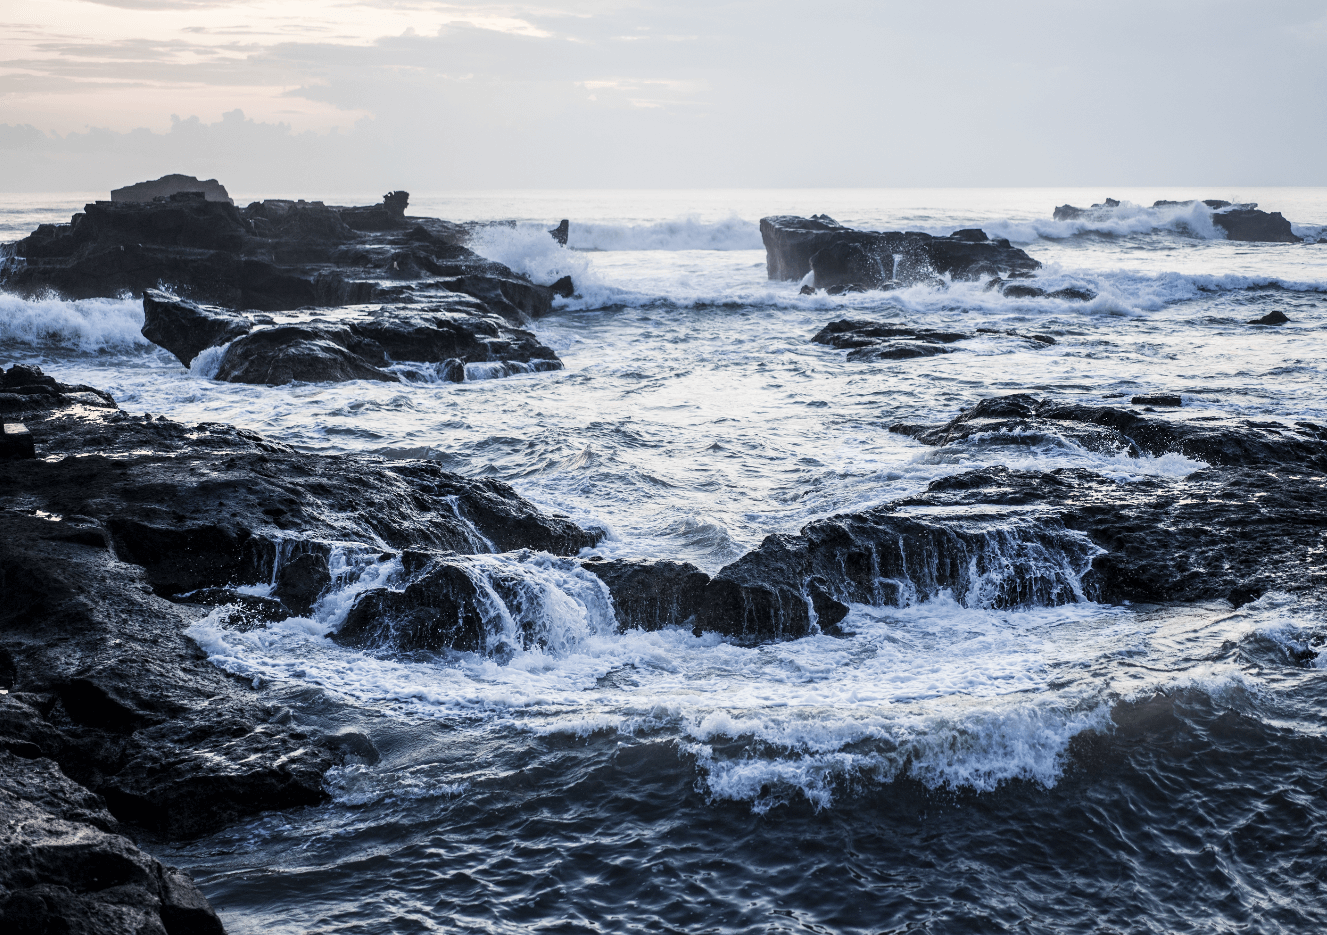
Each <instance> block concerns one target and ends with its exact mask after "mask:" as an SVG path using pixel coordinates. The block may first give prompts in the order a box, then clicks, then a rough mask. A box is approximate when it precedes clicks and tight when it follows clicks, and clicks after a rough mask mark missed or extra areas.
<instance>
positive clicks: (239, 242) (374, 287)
mask: <svg viewBox="0 0 1327 935" xmlns="http://www.w3.org/2000/svg"><path fill="white" fill-rule="evenodd" d="M407 200H408V195H407V194H406V193H405V192H392V193H390V194H388V195H387V196H385V197H384V200H383V203H382V204H380V205H373V206H369V207H335V206H329V205H325V204H323V203H322V202H320V201H289V200H281V199H271V200H268V201H262V202H254V203H253V204H250V205H249V206H248V207H246V208H244V209H243V210H240V209H238V208H236V207H235V206H234V205H232V204H230V203H229V201H209V200H207V199H206V198H205V197H203V196H201V195H199V194H197V193H196V192H188V191H186V192H177V193H175V194H173V195H171V196H170V197H169V198H168V199H166V200H156V201H151V202H147V203H139V202H122V201H115V202H111V201H99V202H95V203H93V204H89V205H87V206H85V208H84V210H83V212H82V213H81V214H76V215H74V216H73V218H72V219H71V221H70V223H69V224H59V225H56V224H43V225H41V226H39V227H38V228H37V230H36V231H34V232H33V233H32V234H30V235H29V236H28V237H26V238H24V239H23V240H20V241H19V242H18V243H17V244H15V246H14V255H15V259H14V261H13V262H12V263H7V264H5V265H4V267H3V269H0V285H2V286H3V287H4V288H6V289H10V290H13V291H17V292H20V293H23V294H29V295H31V294H37V293H42V292H46V291H52V290H53V291H55V292H58V293H60V294H62V295H64V296H65V297H67V298H74V299H79V298H92V297H96V296H107V297H114V296H118V295H120V294H122V293H124V292H131V293H134V294H136V295H141V294H143V293H144V292H145V291H146V290H148V289H156V288H159V287H162V285H163V284H165V287H166V288H168V289H169V290H170V291H171V292H172V293H174V294H176V295H179V296H182V297H185V298H188V299H191V300H193V301H196V302H200V303H208V304H211V305H218V306H222V307H225V308H230V309H257V310H260V311H282V310H290V309H297V308H303V307H308V306H341V305H356V304H364V303H367V302H371V301H388V302H391V301H417V300H432V299H440V298H443V297H446V296H448V295H454V294H456V293H460V294H464V295H469V296H472V297H473V298H475V299H478V300H479V301H480V302H481V303H483V304H484V306H485V309H486V310H487V311H488V312H491V313H493V314H496V315H499V316H502V317H503V318H506V319H507V320H508V321H510V322H512V323H520V322H522V321H525V320H527V319H528V318H531V317H537V316H539V315H544V314H547V313H548V312H549V310H550V309H551V308H552V299H553V293H552V291H551V290H550V289H548V287H546V286H539V285H536V284H535V283H533V282H531V281H530V280H529V279H528V278H526V277H524V276H520V275H518V274H516V273H514V272H512V270H510V269H508V268H507V267H506V266H503V265H502V264H501V263H495V262H493V261H492V260H487V259H485V258H483V257H481V256H479V255H478V254H476V253H474V252H472V251H470V250H469V249H467V248H466V247H464V246H462V242H463V241H464V239H465V238H466V237H467V236H468V228H466V227H465V226H464V225H456V224H449V223H448V222H446V221H440V220H438V219H435V218H407V217H406V216H405V214H404V212H405V207H406V202H407Z"/></svg>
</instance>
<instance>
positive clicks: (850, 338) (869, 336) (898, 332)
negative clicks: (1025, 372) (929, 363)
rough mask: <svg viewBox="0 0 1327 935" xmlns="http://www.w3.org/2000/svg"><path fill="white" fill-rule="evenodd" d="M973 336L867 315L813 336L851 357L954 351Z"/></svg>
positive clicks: (1047, 341) (1044, 341) (1036, 339)
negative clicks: (879, 319)
mask: <svg viewBox="0 0 1327 935" xmlns="http://www.w3.org/2000/svg"><path fill="white" fill-rule="evenodd" d="M976 333H977V334H1001V335H1009V336H1011V337H1017V338H1023V339H1025V340H1029V341H1032V342H1033V343H1034V344H1035V345H1037V346H1040V347H1046V346H1049V345H1052V344H1054V343H1055V339H1054V338H1049V337H1047V336H1045V335H1042V334H1034V335H1024V334H1019V333H1018V332H1016V331H1000V330H997V329H994V328H978V329H977V330H976ZM971 337H973V335H971V334H964V333H962V332H957V331H931V330H928V329H925V328H909V327H906V326H902V325H894V324H888V323H885V322H878V321H869V320H865V319H850V318H841V319H839V320H838V321H832V322H830V323H829V324H827V325H825V327H823V328H821V329H820V330H819V331H818V332H816V334H815V336H814V337H812V338H811V340H812V341H814V342H815V343H817V344H827V345H829V346H830V347H835V348H840V349H842V350H847V351H848V352H849V353H848V360H908V359H911V358H917V357H934V356H936V355H938V354H948V353H951V352H952V351H953V350H954V348H952V347H949V346H948V345H951V344H954V343H955V342H957V341H962V340H965V339H967V338H971Z"/></svg>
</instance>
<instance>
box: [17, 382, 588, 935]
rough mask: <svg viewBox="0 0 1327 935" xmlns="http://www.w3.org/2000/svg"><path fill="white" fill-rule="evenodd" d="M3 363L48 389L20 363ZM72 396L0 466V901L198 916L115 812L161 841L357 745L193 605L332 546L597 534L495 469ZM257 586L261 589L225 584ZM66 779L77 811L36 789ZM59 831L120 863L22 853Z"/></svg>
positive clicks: (285, 588) (317, 797)
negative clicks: (218, 660) (0, 828)
mask: <svg viewBox="0 0 1327 935" xmlns="http://www.w3.org/2000/svg"><path fill="white" fill-rule="evenodd" d="M15 373H18V374H19V377H20V378H21V382H22V383H23V384H24V385H33V386H49V383H48V382H47V378H45V376H44V375H43V374H41V372H40V371H38V370H35V368H20V367H14V368H11V369H10V370H9V371H8V372H7V374H6V376H7V377H8V375H10V374H15ZM36 395H39V396H41V397H42V398H45V396H44V394H36ZM92 399H93V400H95V402H89V401H87V400H75V401H73V402H70V403H68V404H66V405H62V406H60V407H55V408H45V409H41V410H36V411H32V413H33V414H32V415H30V416H29V425H30V427H31V429H32V431H33V436H34V438H35V439H36V442H37V445H36V447H37V451H36V454H37V458H36V459H33V460H23V461H3V462H0V595H3V600H0V688H2V689H4V691H5V692H6V694H4V695H0V750H3V751H6V752H3V753H0V797H4V796H8V797H10V798H11V799H14V800H16V801H19V803H20V804H19V805H15V806H14V807H13V808H10V807H9V805H8V804H6V808H5V810H4V811H5V819H4V820H5V821H6V822H9V824H8V825H7V826H6V832H5V833H6V835H7V836H6V837H5V839H4V841H3V842H0V844H2V846H3V847H5V848H8V852H7V853H8V854H9V855H11V859H10V860H8V861H0V864H3V865H4V869H3V871H0V877H3V878H2V879H0V890H2V892H0V909H2V910H3V911H4V912H5V913H6V915H5V919H6V920H17V919H20V918H21V919H28V918H36V919H46V918H47V916H48V915H49V916H52V917H59V918H64V919H66V920H68V925H69V926H70V928H69V929H68V930H69V931H107V932H117V931H122V930H123V931H159V930H163V929H162V927H163V926H164V930H165V931H168V932H171V933H176V932H187V931H200V932H203V931H217V930H219V927H217V926H215V925H214V923H215V917H213V916H211V915H210V909H208V908H207V905H206V902H205V901H203V900H202V899H201V896H199V895H198V894H197V891H196V890H194V889H192V884H191V883H189V882H188V880H187V878H184V877H182V876H179V875H178V874H173V872H171V871H168V870H167V869H164V868H162V867H161V866H160V865H159V864H157V863H156V862H155V861H152V860H151V858H148V857H146V856H144V855H142V854H141V853H140V852H138V851H137V850H136V849H135V848H134V847H133V846H132V845H131V844H130V843H129V842H128V841H126V840H125V839H123V838H119V837H116V836H115V835H114V833H113V832H114V827H115V825H114V822H115V821H117V820H118V821H121V822H127V823H129V824H130V825H132V826H133V827H135V828H137V829H140V830H142V831H146V832H149V833H151V834H154V835H157V836H160V837H162V838H165V839H171V838H179V837H188V836H192V835H197V834H203V833H207V832H210V831H212V830H215V829H216V828H218V827H220V826H222V825H224V824H226V823H228V822H231V821H234V820H236V819H238V818H241V817H244V816H246V815H250V814H253V813H255V812H258V811H262V810H265V809H271V808H290V807H298V806H304V805H313V804H317V803H319V802H321V801H323V799H324V798H325V793H324V791H323V788H322V777H323V774H324V772H325V771H326V770H327V769H328V768H329V767H330V766H333V765H335V764H337V763H339V762H342V760H343V759H344V757H345V756H347V755H356V756H359V755H362V753H363V751H362V750H360V751H359V752H356V751H357V750H358V748H357V747H354V745H353V744H352V745H349V746H347V745H346V744H345V743H342V742H340V741H338V740H337V739H336V737H335V736H332V734H331V733H329V732H328V731H327V730H326V729H325V728H324V727H321V726H319V725H318V722H317V721H316V719H315V718H314V715H313V713H312V712H316V711H318V710H324V711H331V712H335V711H336V710H337V705H336V704H335V703H333V702H332V701H330V700H329V699H327V698H326V697H325V696H322V694H321V692H318V691H316V690H314V694H316V695H318V696H319V697H317V698H313V697H309V698H303V699H302V703H301V705H300V710H301V712H302V714H301V716H300V717H291V716H289V712H288V710H287V709H285V708H283V706H282V705H281V704H280V703H279V701H280V699H279V698H278V697H277V696H276V695H274V694H273V690H271V689H266V688H264V687H263V686H261V685H260V684H259V683H258V682H257V681H254V682H252V683H250V682H248V681H243V680H237V679H235V678H232V677H230V676H227V675H226V674H225V673H224V672H223V671H222V670H220V669H218V668H217V667H215V666H214V665H212V664H211V663H210V662H208V661H207V659H206V656H205V654H204V653H203V652H202V650H201V649H200V648H199V647H198V646H197V644H195V643H194V642H193V640H192V639H190V638H189V637H188V636H186V635H185V630H186V629H187V628H188V627H189V626H190V625H191V624H193V623H194V622H196V621H197V620H199V619H200V618H201V617H203V616H204V615H205V614H207V613H209V612H211V611H212V610H213V609H224V610H226V611H227V613H226V614H222V615H220V616H218V617H217V618H214V619H217V620H218V622H220V623H221V624H222V625H229V626H234V627H235V628H237V629H245V628H252V627H260V626H265V625H267V624H268V623H269V622H271V621H273V620H279V619H283V618H284V617H287V616H290V615H292V614H296V613H307V612H308V611H309V609H310V608H311V607H312V605H313V603H314V602H315V601H316V600H317V599H318V598H319V596H320V595H322V594H324V593H326V592H327V591H328V590H330V589H331V588H332V587H333V585H334V579H333V576H332V573H331V571H330V569H329V561H328V559H329V557H330V556H331V555H332V554H333V552H334V550H335V549H342V550H345V549H350V550H351V551H355V550H358V551H360V552H362V553H364V554H365V555H367V556H369V557H370V558H369V559H367V560H369V561H373V560H379V561H385V560H389V559H390V558H391V557H392V556H393V555H394V554H395V551H396V550H411V549H425V550H431V551H434V552H444V551H445V552H452V553H456V552H462V553H476V552H490V551H499V550H510V549H522V548H534V549H538V550H542V551H546V552H552V553H557V554H575V553H576V552H578V551H579V550H581V549H582V548H585V547H588V546H591V545H593V544H594V543H595V542H596V541H597V539H598V538H599V534H598V533H594V532H587V531H585V530H583V529H581V528H580V527H578V526H576V525H575V524H573V523H571V522H570V521H568V520H565V519H562V518H558V517H553V516H549V515H547V514H544V513H542V512H540V511H539V510H538V509H536V508H535V507H534V506H533V505H531V504H530V503H528V502H527V501H525V500H523V499H522V498H521V497H519V496H518V495H517V494H516V493H515V492H514V491H512V489H511V488H510V487H508V486H507V485H505V484H503V483H502V482H500V481H497V480H494V479H472V478H464V477H460V476H457V475H454V474H449V473H447V472H446V471H443V470H441V469H440V468H438V467H437V466H436V465H434V464H432V463H429V462H381V461H369V460H357V459H351V458H335V457H320V456H312V455H304V454H300V453H298V452H295V451H294V450H292V449H290V448H287V447H286V446H284V445H279V444H275V443H272V442H268V441H266V440H264V439H262V438H260V437H259V436H257V435H254V434H253V433H250V432H245V431H242V430H238V429H234V428H232V427H229V426H224V425H216V424H212V425H200V426H185V425H181V424H179V423H176V422H172V421H170V420H168V419H165V418H161V417H159V418H156V419H153V418H151V417H150V416H131V415H129V414H127V413H124V412H121V411H119V410H116V409H108V408H106V399H108V398H107V397H104V395H102V394H93V396H92ZM110 405H112V406H113V405H114V403H113V401H111V402H110ZM374 557H376V558H374ZM264 582H271V584H272V589H271V594H272V596H271V597H259V596H254V595H244V594H240V593H238V592H236V591H235V588H236V586H239V585H253V584H261V583H264ZM282 711H286V715H285V716H282ZM327 716H328V717H331V716H332V715H331V714H328V715H327ZM337 736H339V735H337ZM360 746H362V744H361V745H360ZM15 758H17V759H15ZM20 761H21V762H20ZM33 763H35V764H37V765H35V766H33V765H30V764H33ZM24 764H29V765H24ZM71 790H72V791H71ZM70 796H73V797H74V798H73V799H72V800H71V801H76V802H79V803H83V804H81V805H80V806H79V807H80V808H82V809H83V812H86V813H87V814H83V812H80V813H79V816H81V817H79V816H75V818H70V817H69V815H70V814H73V813H72V812H70V813H69V814H66V812H68V809H65V811H64V812H62V811H60V810H59V808H64V806H63V805H60V806H59V808H56V806H55V805H51V804H50V803H51V802H56V804H57V805H58V804H59V802H61V801H63V800H64V799H68V798H69V797H70ZM61 797H64V799H62V798H61ZM98 797H100V798H98ZM8 802H9V799H6V803H8ZM103 802H104V806H103V805H101V804H99V803H103ZM88 803H94V804H95V805H96V807H95V808H94V807H93V805H92V804H88ZM15 809H17V810H15ZM43 809H44V810H45V811H44V812H43V811H42V810H43ZM52 809H55V811H52ZM107 809H108V810H109V812H107V811H106V810H107ZM39 812H40V814H39ZM47 813H49V814H47ZM94 813H95V814H94ZM51 816H54V817H51ZM89 816H91V817H89ZM111 816H114V818H113V819H112V818H111ZM75 819H76V820H75ZM61 822H64V824H61ZM70 822H72V824H70ZM62 842H64V843H62ZM69 842H73V843H69ZM80 842H81V843H80ZM75 845H77V847H80V848H83V849H84V851H86V852H87V853H88V854H91V855H92V856H90V857H88V860H90V861H92V862H93V863H94V864H96V862H97V861H101V860H102V859H103V857H102V856H98V855H102V854H105V855H110V856H107V857H105V860H107V861H110V862H111V863H110V864H108V865H107V866H110V865H112V864H113V865H114V866H115V867H118V868H120V870H116V871H115V873H114V874H111V875H110V876H108V877H104V878H98V879H92V878H91V877H88V878H86V879H83V878H80V880H79V881H75V882H70V880H68V879H65V878H64V877H60V876H59V873H63V872H65V871H63V870H60V868H59V866H58V865H59V864H60V861H59V860H54V859H53V858H49V857H48V856H42V855H48V854H50V853H57V852H58V849H59V848H62V847H65V848H68V847H73V846H75ZM52 848H55V849H56V850H54V851H53V850H51V849H52ZM82 852H83V851H80V852H79V853H82ZM69 853H71V854H73V853H74V852H73V851H69ZM34 855H35V856H34ZM69 859H70V860H72V859H73V857H71V858H69ZM79 859H82V858H79ZM98 865H99V864H98ZM11 868H13V869H11ZM24 868H28V869H24ZM32 868H35V869H32ZM121 870H122V871H123V872H122V873H121ZM107 872H108V873H109V871H107ZM3 874H9V876H3ZM117 874H118V875H117ZM112 878H113V879H112ZM108 880H110V882H107V881H108ZM75 883H77V885H75ZM60 887H64V889H60ZM43 913H44V914H43ZM34 914H35V915H34ZM80 920H81V921H80ZM88 920H92V921H88ZM209 920H211V921H209ZM15 924H17V923H15ZM24 924H25V925H26V924H28V923H27V922H25V923H24ZM32 924H34V925H35V924H38V923H32ZM40 924H42V925H45V924H46V923H45V922H42V923H40ZM52 924H54V923H52ZM209 925H211V926H212V927H211V928H209V927H208V926H209ZM79 926H82V927H81V928H80V927H79ZM117 926H119V927H117ZM5 930H6V931H19V930H21V929H17V928H12V927H8V926H7V927H6V928H5ZM34 930H37V931H46V930H47V929H42V928H38V929H34ZM51 930H54V929H51Z"/></svg>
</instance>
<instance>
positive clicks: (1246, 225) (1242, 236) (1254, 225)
mask: <svg viewBox="0 0 1327 935" xmlns="http://www.w3.org/2000/svg"><path fill="white" fill-rule="evenodd" d="M1197 203H1198V202H1197V201H1196V200H1189V201H1167V200H1166V199H1164V198H1163V199H1160V200H1158V201H1155V202H1153V203H1152V207H1153V208H1188V207H1192V206H1193V205H1195V204H1197ZM1202 203H1203V204H1204V205H1206V206H1207V207H1209V208H1211V209H1212V223H1213V224H1215V225H1216V226H1217V227H1219V228H1221V229H1222V230H1223V231H1225V232H1226V239H1227V240H1242V241H1247V242H1250V243H1301V242H1303V238H1301V237H1299V236H1298V235H1296V234H1295V232H1294V231H1292V230H1291V229H1290V222H1289V221H1287V220H1286V219H1285V218H1284V217H1282V216H1281V212H1280V211H1271V212H1268V211H1259V210H1258V205H1257V204H1256V203H1254V202H1249V203H1247V204H1235V203H1234V202H1230V201H1221V200H1220V199H1218V198H1205V199H1203V202H1202ZM1119 207H1120V202H1119V201H1117V200H1116V199H1114V198H1107V199H1106V200H1105V201H1103V202H1101V203H1100V204H1095V205H1093V206H1092V207H1090V208H1075V207H1074V206H1073V205H1060V206H1059V207H1057V208H1056V209H1055V214H1054V217H1055V220H1057V221H1077V220H1079V219H1081V218H1088V219H1096V218H1108V217H1110V215H1111V214H1112V213H1114V212H1115V210H1116V209H1118V208H1119Z"/></svg>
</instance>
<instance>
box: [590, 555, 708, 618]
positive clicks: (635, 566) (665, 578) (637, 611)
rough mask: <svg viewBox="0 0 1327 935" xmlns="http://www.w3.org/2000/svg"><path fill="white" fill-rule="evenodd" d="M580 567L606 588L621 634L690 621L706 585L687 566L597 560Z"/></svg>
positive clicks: (694, 569) (700, 574)
mask: <svg viewBox="0 0 1327 935" xmlns="http://www.w3.org/2000/svg"><path fill="white" fill-rule="evenodd" d="M581 567H582V568H584V569H585V570H586V571H588V572H592V573H593V574H594V575H596V576H597V577H598V578H599V579H600V580H601V581H603V582H604V584H606V585H608V592H609V594H611V595H612V597H613V609H614V611H615V613H616V615H617V622H618V627H619V628H620V629H623V630H630V629H641V630H660V629H663V628H664V627H671V626H681V625H684V624H687V623H688V622H689V621H693V620H694V618H695V616H696V614H697V613H699V611H700V609H701V606H702V604H703V603H704V600H705V587H706V585H708V584H709V581H710V576H709V575H707V574H705V573H704V572H703V571H701V570H700V569H699V568H697V567H696V566H695V565H692V564H690V563H688V562H669V561H662V560H646V559H620V558H619V559H602V558H598V559H591V560H589V561H585V562H583V563H581Z"/></svg>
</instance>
